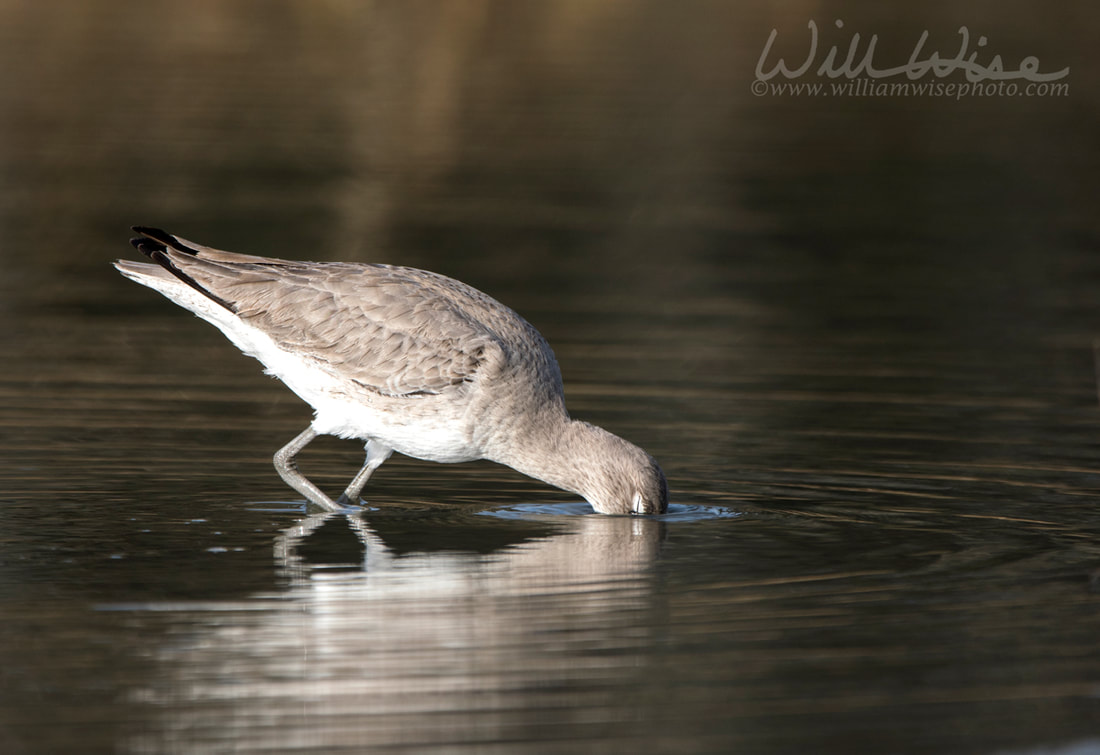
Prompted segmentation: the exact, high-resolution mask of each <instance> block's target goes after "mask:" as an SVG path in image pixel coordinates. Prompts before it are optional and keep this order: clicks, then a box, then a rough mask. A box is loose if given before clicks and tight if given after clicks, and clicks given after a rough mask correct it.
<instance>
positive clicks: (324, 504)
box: [275, 427, 342, 511]
mask: <svg viewBox="0 0 1100 755" xmlns="http://www.w3.org/2000/svg"><path fill="white" fill-rule="evenodd" d="M316 437H317V432H316V431H315V430H314V429H313V428H312V427H307V428H306V429H305V430H303V431H302V432H301V433H300V434H299V435H298V436H297V437H296V438H294V440H292V441H290V442H289V443H287V444H286V445H285V446H283V447H282V448H280V449H279V450H278V451H276V452H275V471H277V472H278V473H279V476H280V477H282V478H283V482H285V483H286V484H287V485H289V486H290V487H292V488H294V489H295V490H297V491H298V492H299V493H301V494H302V495H304V496H305V497H306V499H307V500H309V501H310V502H311V503H315V504H317V505H318V506H320V507H321V508H324V509H328V510H329V511H342V507H340V506H338V505H337V504H335V503H333V501H332V499H331V498H329V497H328V496H327V495H325V494H324V493H322V492H321V489H320V488H318V487H317V486H316V485H314V484H313V483H312V482H310V481H309V480H307V479H306V477H305V475H303V474H302V473H301V472H299V471H298V464H297V463H296V462H295V461H294V458H295V457H296V456H297V455H298V454H299V453H301V451H302V449H303V448H305V447H306V446H308V445H309V442H310V441H311V440H313V439H314V438H316Z"/></svg>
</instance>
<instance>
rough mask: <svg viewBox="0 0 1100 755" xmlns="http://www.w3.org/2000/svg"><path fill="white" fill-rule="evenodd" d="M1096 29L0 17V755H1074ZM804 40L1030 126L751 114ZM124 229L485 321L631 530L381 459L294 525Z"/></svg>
mask: <svg viewBox="0 0 1100 755" xmlns="http://www.w3.org/2000/svg"><path fill="white" fill-rule="evenodd" d="M1098 16H1100V11H1098V10H1097V9H1096V8H1095V7H1094V6H1093V4H1090V3H1086V2H1079V1H1074V2H1067V3H1061V4H1057V5H1053V4H1051V3H1042V2H1038V1H1037V0H1011V1H1010V2H1000V3H991V2H981V1H978V0H971V1H968V2H964V3H961V4H960V3H942V2H932V3H924V4H909V5H906V6H903V7H899V6H897V5H896V4H894V5H889V4H880V5H878V6H874V7H872V6H869V5H868V4H865V3H854V2H845V1H838V2H798V1H794V0H792V1H789V2H781V3H763V2H744V3H733V2H708V1H706V0H689V1H688V2H680V3H671V2H663V1H662V0H649V1H646V0H637V1H636V2H626V1H622V0H585V1H584V2H581V1H579V0H562V1H560V2H546V3H537V4H536V3H514V2H504V1H502V0H501V1H496V2H493V1H490V0H462V1H461V2H435V1H433V0H423V1H422V2H408V3H400V2H350V0H348V1H345V0H320V1H318V2H312V3H304V2H283V1H276V2H270V1H265V2H258V1H253V0H217V1H215V0H195V1H194V2H190V3H187V4H183V3H173V2H167V1H161V0H153V1H150V2H140V3H139V2H134V1H133V0H98V1H97V2H95V3H90V2H79V1H78V0H58V1H57V2H51V3H31V2H21V1H19V0H0V263H2V266H0V318H2V319H3V322H4V324H5V327H4V328H2V329H0V349H2V352H0V353H2V355H3V356H2V363H3V367H2V368H0V427H2V428H3V435H2V436H0V613H2V615H3V616H4V620H3V621H2V622H0V641H2V642H0V749H3V750H4V751H5V752H46V751H49V752H67V751H71V752H90V751H126V752H131V751H134V752H186V751H199V750H202V751H220V750H226V749H244V750H248V749H253V750H271V749H281V748H287V749H289V748H299V749H310V748H313V749H321V750H327V751H332V750H337V749H340V748H344V749H351V750H352V751H366V748H375V749H379V748H381V749H386V748H388V749H387V751H389V750H395V751H396V750H408V751H415V752H422V751H429V750H432V749H433V748H434V749H443V750H446V751H448V752H467V751H468V752H475V751H476V752H550V751H555V749H556V748H559V747H565V746H568V747H570V748H573V749H575V750H576V751H588V752H624V751H632V752H644V751H653V752H668V751H676V752H729V751H733V750H735V749H737V750H739V751H748V752H805V751H812V752H907V753H908V752H935V753H950V752H967V753H973V752H1074V753H1083V752H1093V751H1100V739H1098V738H1097V737H1098V734H1097V730H1096V726H1095V722H1096V721H1097V720H1098V719H1100V702H1098V701H1100V693H1098V690H1100V654H1098V653H1097V651H1096V649H1095V637H1096V636H1097V632H1098V631H1100V620H1098V613H1097V608H1098V604H1097V601H1098V599H1100V596H1098V595H1097V588H1096V582H1097V579H1100V577H1097V574H1098V572H1097V569H1100V546H1098V545H1097V537H1098V536H1100V513H1097V507H1096V496H1097V493H1098V492H1100V476H1098V475H1097V462H1098V460H1100V446H1098V443H1097V437H1098V436H1097V431H1098V430H1100V409H1098V401H1097V371H1096V362H1095V360H1094V348H1093V344H1094V341H1095V339H1097V338H1098V337H1100V323H1098V314H1097V307H1096V303H1097V298H1098V295H1100V222H1098V221H1097V219H1096V200H1097V197H1098V196H1100V192H1098V189H1100V186H1098V184H1100V178H1098V176H1100V149H1098V144H1097V133H1098V128H1097V126H1098V123H1097V120H1098V117H1097V116H1098V104H1100V96H1098V95H1097V92H1100V87H1098V85H1100V81H1098V74H1100V65H1098V60H1097V57H1096V55H1095V54H1094V53H1093V52H1092V49H1093V43H1094V37H1095V29H1096V24H1097V21H1098V20H1100V18H1098ZM838 19H839V20H841V21H842V25H840V26H838V25H837V24H836V23H835V22H836V21H837V20H838ZM810 21H814V22H815V24H816V29H817V35H818V42H817V45H818V47H817V57H816V60H817V61H821V60H824V59H825V56H826V55H827V53H828V51H829V49H830V48H831V47H834V46H835V47H836V48H837V49H838V53H837V54H836V59H837V60H838V61H839V60H843V58H844V57H845V55H846V54H847V51H848V49H849V45H850V44H853V36H854V35H855V34H859V41H858V42H857V43H855V44H856V49H857V50H858V51H859V56H858V57H862V55H863V52H864V51H865V50H866V49H867V45H868V44H869V40H870V38H871V37H872V35H877V41H876V43H875V44H876V47H875V52H874V60H875V63H876V68H879V69H882V68H888V67H891V66H896V65H901V64H903V63H905V62H906V61H908V60H909V59H910V56H911V55H912V54H913V51H914V48H915V47H916V45H917V43H918V41H919V40H920V39H921V36H922V33H924V32H927V40H926V41H925V43H924V47H923V50H924V54H925V57H927V56H928V55H930V54H931V53H933V52H938V53H939V56H940V58H946V59H949V58H953V57H955V56H956V54H957V53H958V52H959V48H960V44H961V42H962V39H963V37H962V36H961V35H960V33H959V28H960V27H962V26H965V27H967V29H968V33H969V47H968V52H967V55H970V54H971V53H974V54H976V60H978V62H980V63H983V64H990V62H991V61H992V59H993V56H994V55H1000V56H1001V57H1002V59H1003V63H1004V68H1005V69H1006V70H1017V69H1018V68H1019V64H1020V61H1022V60H1023V59H1025V58H1026V57H1028V56H1034V57H1036V58H1038V60H1039V70H1040V71H1042V72H1045V73H1051V72H1056V71H1060V70H1062V69H1066V68H1068V69H1069V70H1068V73H1067V75H1066V76H1065V77H1064V78H1062V79H1060V80H1059V82H1058V83H1060V84H1064V85H1066V86H1065V87H1064V88H1062V89H1058V90H1055V91H1054V92H1052V93H1050V94H1049V95H1048V96H1025V95H1024V94H1020V95H1018V96H1009V95H1002V96H980V97H978V96H964V97H961V98H956V97H950V96H918V95H911V96H860V95H841V96H831V95H828V94H827V95H821V96H810V95H808V94H803V95H797V94H794V93H791V92H783V91H776V90H773V89H768V90H765V91H764V92H763V93H762V94H761V93H760V91H759V90H757V89H754V88H753V84H754V81H755V79H756V70H757V65H758V62H759V61H760V58H761V54H762V51H763V50H764V47H765V43H766V42H767V40H768V38H769V35H770V34H771V33H772V31H773V30H774V31H775V35H776V36H775V41H774V43H773V45H772V47H771V49H770V51H769V55H768V58H767V60H768V63H767V65H766V66H765V67H766V68H771V67H773V66H774V64H775V61H777V60H778V59H779V58H781V57H782V58H784V59H785V60H786V61H787V63H788V66H790V67H797V66H798V65H799V64H801V62H802V61H804V60H805V59H806V56H807V54H808V53H809V50H810V44H811V32H810V29H809V28H808V22H810ZM979 38H984V40H985V42H984V43H981V42H980V41H979ZM857 59H858V58H857ZM813 68H815V69H816V63H815V65H814V67H813ZM820 80H821V79H820V78H819V77H817V76H814V75H813V73H812V69H811V72H810V73H807V74H805V75H804V76H802V77H800V78H798V79H796V80H795V81H798V82H810V81H820ZM900 80H907V79H905V78H904V77H901V78H895V79H887V81H900ZM935 80H936V77H935V76H934V75H933V74H931V73H930V74H928V75H926V76H924V77H923V78H921V81H922V82H932V81H935ZM782 81H784V79H783V77H781V76H777V77H776V78H773V79H771V80H770V82H769V83H770V84H776V85H778V84H780V83H781V82H782ZM838 81H846V79H845V78H843V77H842V78H841V79H838ZM943 81H945V82H964V81H966V79H965V77H964V76H963V74H962V73H961V72H955V73H953V74H951V75H950V76H946V77H944V79H943ZM1018 83H1019V85H1020V87H1021V89H1022V88H1023V86H1024V85H1025V84H1026V83H1027V82H1025V81H1023V80H1020V81H1019V82H1018ZM134 224H141V225H152V226H159V227H163V228H166V229H168V230H169V231H171V232H173V233H177V234H179V235H181V236H183V237H185V238H189V239H193V240H195V241H197V242H200V243H203V244H207V245H211V246H216V247H220V248H225V249H231V250H234V251H240V252H246V253H254V254H263V255H269V256H276V257H285V258H292V259H313V260H336V259H340V260H356V261H372V262H387V263H393V264H402V265H412V266H416V267H423V268H427V269H431V270H434V271H436V272H440V273H444V274H446V275H450V276H452V277H455V278H458V279H460V280H463V281H465V282H467V283H470V284H471V285H473V286H475V287H477V288H480V289H482V290H484V291H486V292H487V293H489V294H490V295H492V296H494V297H495V298H497V299H499V300H501V301H503V302H504V303H505V304H508V305H509V306H511V307H513V308H515V309H516V310H518V311H519V312H520V313H521V314H523V315H524V316H525V317H527V318H528V319H529V320H530V321H531V322H532V323H533V324H534V325H535V326H536V327H538V328H539V329H540V330H541V331H542V332H543V333H544V334H545V335H546V336H547V338H548V340H549V341H550V343H551V344H552V345H553V346H554V348H555V351H556V353H557V355H558V358H559V361H560V363H561V366H562V371H563V374H564V377H565V382H566V393H567V398H568V401H569V404H570V408H571V410H572V411H573V413H574V415H575V416H578V417H581V418H584V419H589V420H591V421H594V422H597V423H599V424H602V425H604V426H606V427H608V428H609V429H611V430H613V431H615V432H617V433H620V434H622V435H624V436H626V437H628V438H630V439H631V440H633V441H635V442H637V443H638V444H640V445H642V446H643V447H645V448H646V449H647V450H648V451H650V452H651V453H652V454H653V455H654V456H655V457H656V458H657V459H658V460H659V461H660V462H661V463H662V465H663V467H664V468H665V471H666V473H667V475H668V477H669V480H670V486H671V488H672V491H673V501H674V503H676V504H677V507H678V508H677V515H678V516H679V517H680V519H679V520H674V521H667V522H655V521H635V522H633V523H630V522H627V523H626V524H623V523H622V522H619V523H618V524H615V523H611V524H608V523H606V522H598V521H596V520H594V519H593V517H591V516H587V515H585V514H584V512H583V511H579V510H578V509H577V507H576V506H575V505H574V503H575V502H570V499H569V497H568V496H566V495H565V494H562V493H560V492H558V491H553V490H548V489H547V488H546V487H545V486H542V485H540V484H538V483H535V482H533V481H530V480H527V479H526V478H523V477H521V476H519V475H517V474H513V473H512V472H511V471H510V470H506V469H502V468H500V467H496V466H494V465H490V464H487V463H486V464H481V463H478V464H471V465H460V466H456V467H441V466H436V465H427V464H424V463H421V462H416V461H413V460H409V459H404V458H394V459H392V460H391V461H389V462H388V463H387V464H386V466H385V467H384V468H383V469H382V470H381V471H380V472H379V473H378V475H377V476H376V479H375V480H372V484H371V487H370V488H369V489H368V491H367V498H368V499H369V500H370V501H371V503H372V505H373V506H374V507H375V511H373V512H372V513H369V514H367V515H366V523H365V524H364V523H363V522H361V521H356V522H351V523H342V522H340V521H335V522H333V521H326V522H323V523H318V522H313V523H312V524H310V525H309V526H306V525H302V524H299V520H300V519H301V518H302V516H303V515H304V514H305V509H304V506H302V505H300V504H299V503H297V502H296V501H294V500H293V496H292V495H291V494H290V491H289V490H287V489H286V488H285V487H284V486H283V484H282V482H281V481H280V480H279V479H278V477H277V476H276V474H275V473H274V470H273V469H272V467H271V462H270V456H271V454H272V453H273V452H274V451H275V450H276V449H277V448H278V447H280V446H281V445H283V443H285V442H286V441H287V440H289V439H290V438H291V437H293V436H294V435H295V434H296V433H298V432H299V431H300V430H301V429H302V428H303V427H304V426H305V424H306V423H307V422H308V421H309V416H310V415H309V410H308V408H307V407H305V406H304V405H302V404H301V402H299V401H298V399H297V398H296V397H294V396H293V395H292V394H290V392H289V391H287V390H286V389H285V388H283V387H282V386H281V385H279V384H278V383H276V382H274V381H271V380H269V379H267V378H265V377H263V376H262V375H261V373H260V369H259V366H258V365H257V364H256V363H255V362H252V361H251V360H249V359H246V358H244V357H241V356H240V355H239V354H237V353H236V351H235V349H233V347H232V346H231V345H230V344H228V343H226V342H225V340H224V339H223V338H222V336H220V334H218V333H216V332H214V330H213V329H212V328H210V327H208V326H207V325H205V324H204V323H200V322H198V321H196V320H195V319H194V318H193V317H191V316H190V315H189V314H187V313H185V312H181V311H179V310H178V309H177V308H175V307H174V305H172V304H170V303H168V302H166V301H163V300H161V299H160V298H159V297H158V296H157V295H155V294H153V293H152V292H149V291H147V290H144V289H142V288H140V287H138V286H135V285H133V284H131V283H129V282H127V281H125V280H123V279H122V278H121V277H120V276H118V274H117V273H116V272H115V271H114V270H113V269H112V268H111V267H110V264H109V263H110V261H111V260H113V259H115V258H117V257H133V255H134V254H135V253H134V252H133V250H132V249H131V248H130V247H129V246H128V244H127V243H126V240H127V238H128V235H129V233H128V227H129V226H130V225H134ZM316 446H317V448H316V449H314V448H313V447H311V449H310V452H309V453H307V454H306V460H304V461H303V467H305V468H306V470H307V472H309V473H310V474H311V477H315V478H316V479H318V480H319V481H321V482H322V484H324V485H327V486H330V487H333V488H334V489H335V488H338V487H340V485H341V484H342V482H344V481H346V479H347V478H348V477H349V476H350V474H351V473H352V472H353V471H354V470H355V469H356V468H357V466H358V462H359V461H360V460H361V459H360V456H359V451H358V449H357V448H356V447H355V446H354V444H348V443H346V442H344V443H341V442H339V441H335V440H333V441H331V442H324V441H319V442H318V443H317V444H316ZM288 498H289V499H290V500H287V499H288ZM280 499H281V500H280ZM582 508H583V507H582ZM299 551H300V553H299ZM363 553H366V555H365V556H364V555H363ZM295 554H298V555H295ZM303 554H304V555H303ZM309 554H312V555H309ZM372 554H374V555H373V556H372ZM441 554H442V555H441ZM303 559H304V560H303ZM311 559H312V561H311ZM372 559H373V560H372ZM310 563H312V564H313V565H314V566H312V567H311V566H310V565H309V564H310ZM333 564H342V565H343V566H342V567H341V568H340V569H333V568H329V567H332V565H333ZM349 564H351V565H352V566H351V567H349V566H348V565H349ZM563 564H570V565H571V566H570V567H569V568H565V567H564V566H563ZM333 575H337V576H333ZM1090 580H1091V581H1090ZM570 617H572V618H570ZM371 751H373V749H372V750H371Z"/></svg>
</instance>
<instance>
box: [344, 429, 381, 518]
mask: <svg viewBox="0 0 1100 755" xmlns="http://www.w3.org/2000/svg"><path fill="white" fill-rule="evenodd" d="M364 448H366V449H367V460H366V461H365V462H363V468H362V469H360V470H359V472H358V473H357V474H356V475H355V477H354V478H353V479H352V481H351V483H350V484H348V488H347V490H345V491H344V494H343V495H342V496H340V497H339V498H338V499H336V503H338V504H340V505H343V506H347V505H349V504H355V503H358V502H359V494H360V493H361V492H363V486H364V485H366V484H367V480H369V479H370V476H371V475H372V474H373V473H374V470H376V469H378V467H380V466H382V462H384V461H385V460H386V459H388V458H390V454H392V453H393V449H392V448H390V447H388V446H383V445H382V444H381V443H379V442H378V441H376V440H374V439H373V438H372V439H370V440H368V441H367V443H366V445H365V446H364Z"/></svg>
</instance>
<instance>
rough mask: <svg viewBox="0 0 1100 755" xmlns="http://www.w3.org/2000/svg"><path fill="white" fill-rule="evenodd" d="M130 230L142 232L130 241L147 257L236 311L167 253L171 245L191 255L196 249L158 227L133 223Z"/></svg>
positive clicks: (231, 304)
mask: <svg viewBox="0 0 1100 755" xmlns="http://www.w3.org/2000/svg"><path fill="white" fill-rule="evenodd" d="M131 230H133V231H134V232H135V233H140V234H142V235H141V236H139V237H137V238H132V239H130V243H131V244H133V246H134V248H135V249H137V250H138V251H139V252H141V253H142V254H144V255H145V256H146V257H148V258H149V259H151V260H153V262H156V263H157V264H158V265H160V266H161V267H163V268H164V269H165V270H167V271H168V272H170V273H171V274H172V275H174V276H176V277H177V278H179V279H180V280H181V281H183V282H184V283H186V284H187V285H188V286H191V288H193V289H195V290H196V291H199V292H200V293H202V294H203V295H205V296H207V297H209V298H210V299H211V300H212V301H214V302H216V303H217V304H220V305H221V306H223V307H225V308H226V309H228V310H229V311H230V312H233V313H236V312H237V307H236V306H234V305H233V303H232V302H228V301H226V300H225V299H223V298H221V297H220V296H218V295H217V294H214V293H212V292H210V291H209V290H208V289H207V288H206V287H205V286H203V285H202V284H200V283H199V282H198V281H196V280H195V279H194V278H192V277H191V276H190V275H188V274H187V273H185V272H183V271H182V270H180V269H179V268H178V267H176V265H175V264H174V263H173V262H172V259H171V258H170V257H169V256H168V254H167V252H168V248H169V247H171V248H172V249H173V250H175V251H178V252H182V253H184V254H190V255H192V256H197V255H198V252H197V251H196V250H194V249H191V248H189V247H187V246H184V245H183V244H181V243H180V241H179V239H177V238H176V237H175V236H172V235H171V234H169V233H165V232H164V231H162V230H160V229H159V228H145V227H144V226H138V225H135V226H133V227H132V228H131Z"/></svg>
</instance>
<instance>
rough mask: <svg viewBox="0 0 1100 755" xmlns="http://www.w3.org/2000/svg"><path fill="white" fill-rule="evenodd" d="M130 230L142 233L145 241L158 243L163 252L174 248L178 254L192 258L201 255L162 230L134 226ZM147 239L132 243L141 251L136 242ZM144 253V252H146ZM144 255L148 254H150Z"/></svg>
mask: <svg viewBox="0 0 1100 755" xmlns="http://www.w3.org/2000/svg"><path fill="white" fill-rule="evenodd" d="M130 230H131V231H133V232H134V233H140V234H141V235H142V236H144V237H145V239H152V240H153V241H155V242H158V243H159V244H161V246H160V249H161V250H162V251H163V250H164V248H165V247H172V248H173V249H175V250H176V251H178V252H183V253H185V254H190V255H192V256H198V254H199V251H198V250H197V249H192V248H191V247H189V246H187V245H186V244H184V243H183V242H182V241H180V240H179V239H177V238H176V237H175V236H173V235H172V234H170V233H168V232H167V231H162V230H161V229H160V228H150V227H149V226H145V225H134V226H130ZM145 239H131V240H130V243H131V244H133V245H134V246H135V247H136V248H137V249H139V250H141V247H140V246H138V245H137V243H136V242H137V241H143V240H145ZM142 251H143V252H144V250H142ZM144 253H146V254H148V252H144Z"/></svg>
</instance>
